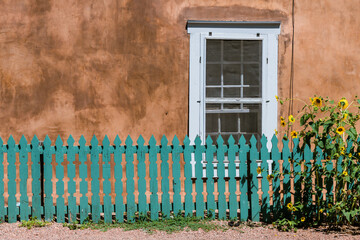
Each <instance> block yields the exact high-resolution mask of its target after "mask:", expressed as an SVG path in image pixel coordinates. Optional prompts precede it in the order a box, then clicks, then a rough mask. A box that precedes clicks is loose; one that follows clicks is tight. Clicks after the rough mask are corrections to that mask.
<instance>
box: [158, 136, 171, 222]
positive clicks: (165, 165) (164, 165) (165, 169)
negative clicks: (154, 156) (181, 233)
mask: <svg viewBox="0 0 360 240" xmlns="http://www.w3.org/2000/svg"><path fill="white" fill-rule="evenodd" d="M169 153H171V147H170V146H168V140H167V138H166V137H165V136H163V137H162V138H161V148H160V156H161V178H162V179H161V192H162V195H161V211H162V214H163V216H162V217H163V218H169V217H170V208H171V206H170V195H169V189H170V188H169V162H168V161H169Z"/></svg>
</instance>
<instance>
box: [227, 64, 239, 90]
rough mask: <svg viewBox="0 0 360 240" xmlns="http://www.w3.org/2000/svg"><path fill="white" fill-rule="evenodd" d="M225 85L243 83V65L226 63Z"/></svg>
mask: <svg viewBox="0 0 360 240" xmlns="http://www.w3.org/2000/svg"><path fill="white" fill-rule="evenodd" d="M223 71H224V85H240V84H241V65H240V64H225V65H224V70H223Z"/></svg>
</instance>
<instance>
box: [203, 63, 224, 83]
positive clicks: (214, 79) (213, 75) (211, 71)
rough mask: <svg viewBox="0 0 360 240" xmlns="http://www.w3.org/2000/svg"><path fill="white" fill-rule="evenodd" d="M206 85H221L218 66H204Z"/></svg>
mask: <svg viewBox="0 0 360 240" xmlns="http://www.w3.org/2000/svg"><path fill="white" fill-rule="evenodd" d="M206 85H221V65H220V64H206Z"/></svg>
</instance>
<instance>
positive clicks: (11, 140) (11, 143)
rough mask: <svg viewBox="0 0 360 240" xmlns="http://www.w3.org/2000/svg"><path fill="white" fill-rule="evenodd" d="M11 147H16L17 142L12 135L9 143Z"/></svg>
mask: <svg viewBox="0 0 360 240" xmlns="http://www.w3.org/2000/svg"><path fill="white" fill-rule="evenodd" d="M7 144H8V145H9V146H15V140H14V138H13V136H12V135H10V137H9V140H8V142H7Z"/></svg>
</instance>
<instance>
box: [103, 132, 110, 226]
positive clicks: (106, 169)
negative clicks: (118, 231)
mask: <svg viewBox="0 0 360 240" xmlns="http://www.w3.org/2000/svg"><path fill="white" fill-rule="evenodd" d="M102 145H103V162H104V164H103V167H102V169H103V179H104V181H103V192H104V222H105V223H111V222H112V205H111V196H110V193H111V183H110V177H111V171H110V141H109V138H108V137H107V136H106V135H105V137H104V139H103V142H102Z"/></svg>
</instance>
